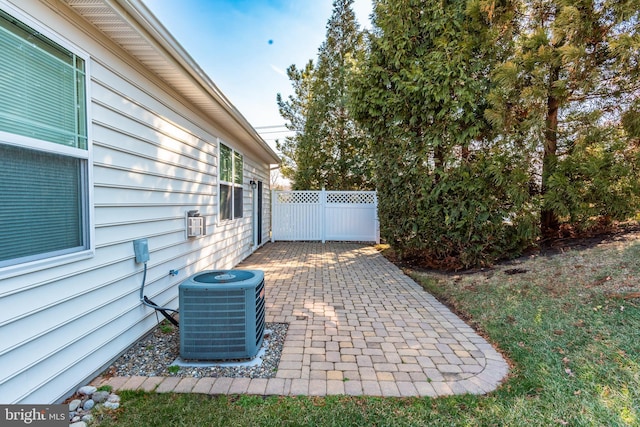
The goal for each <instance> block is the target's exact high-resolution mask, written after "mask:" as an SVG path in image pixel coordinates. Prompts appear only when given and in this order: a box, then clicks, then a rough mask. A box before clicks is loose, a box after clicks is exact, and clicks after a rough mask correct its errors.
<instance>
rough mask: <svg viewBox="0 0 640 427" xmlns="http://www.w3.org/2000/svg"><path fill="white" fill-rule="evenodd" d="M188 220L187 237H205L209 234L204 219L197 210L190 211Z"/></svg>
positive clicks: (187, 216)
mask: <svg viewBox="0 0 640 427" xmlns="http://www.w3.org/2000/svg"><path fill="white" fill-rule="evenodd" d="M186 220H187V237H198V236H204V235H205V234H206V232H207V229H206V224H205V220H204V217H202V216H200V212H198V211H197V210H192V211H188V212H187V215H186Z"/></svg>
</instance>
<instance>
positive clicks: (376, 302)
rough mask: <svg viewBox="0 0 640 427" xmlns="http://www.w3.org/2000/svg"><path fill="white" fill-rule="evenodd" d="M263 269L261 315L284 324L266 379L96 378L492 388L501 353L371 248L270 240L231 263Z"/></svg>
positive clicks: (175, 387) (274, 387) (317, 387)
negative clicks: (263, 311) (264, 302)
mask: <svg viewBox="0 0 640 427" xmlns="http://www.w3.org/2000/svg"><path fill="white" fill-rule="evenodd" d="M238 267H239V268H244V269H261V270H264V272H265V278H266V291H267V319H266V321H267V322H286V323H289V330H288V333H287V337H286V340H285V344H284V348H283V350H282V357H281V359H280V364H279V366H278V371H277V373H276V376H275V378H269V379H248V378H200V379H194V378H176V377H166V378H163V377H151V378H147V377H114V378H109V379H101V378H97V379H96V380H95V381H94V384H96V385H97V384H105V383H107V384H110V385H112V386H113V388H114V389H116V390H118V389H144V390H156V391H158V392H180V393H189V392H192V393H209V394H244V393H247V394H257V395H312V396H323V395H329V394H345V395H368V396H443V395H450V394H463V393H474V394H482V393H487V392H490V391H492V390H494V389H495V388H496V387H497V386H498V385H499V384H500V382H501V381H502V379H503V378H504V377H505V376H506V374H507V372H508V365H507V364H506V362H505V361H504V360H503V359H502V357H501V356H500V354H499V353H498V352H496V350H495V349H494V348H493V347H492V346H491V345H490V344H489V343H487V342H486V341H485V340H484V339H483V338H482V337H480V336H479V335H477V334H476V333H475V332H474V331H473V329H471V328H470V327H469V326H468V325H466V324H465V323H464V322H463V321H462V320H460V319H459V318H458V317H457V316H455V315H454V314H453V313H451V311H449V309H447V308H446V307H445V306H444V305H442V304H440V303H439V302H438V301H436V299H435V298H434V297H432V296H431V295H429V294H428V293H426V292H424V291H423V290H422V288H421V287H420V286H419V285H417V284H416V283H415V282H414V281H413V280H412V279H410V278H409V277H407V276H405V275H404V274H403V273H402V271H400V270H399V269H398V268H397V267H396V266H395V265H393V264H392V263H390V262H389V261H387V260H386V259H385V258H384V257H383V256H382V255H380V254H379V253H378V252H377V251H376V250H375V249H374V248H373V247H371V246H366V245H360V244H351V243H326V244H321V243H307V242H303V243H302V242H295V243H270V244H268V245H266V246H264V247H263V248H261V249H260V250H258V251H257V252H256V253H254V254H253V255H252V256H251V257H249V258H248V259H247V260H246V261H245V262H243V263H242V264H241V265H239V266H238Z"/></svg>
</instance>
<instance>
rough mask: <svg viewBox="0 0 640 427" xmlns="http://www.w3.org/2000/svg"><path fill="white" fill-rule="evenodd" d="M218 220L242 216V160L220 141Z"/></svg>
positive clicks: (235, 152) (238, 154) (239, 155)
mask: <svg viewBox="0 0 640 427" xmlns="http://www.w3.org/2000/svg"><path fill="white" fill-rule="evenodd" d="M219 145H220V157H219V159H220V161H219V166H220V171H219V172H220V173H219V176H220V191H219V194H220V220H231V219H236V218H242V216H243V209H242V208H243V188H242V183H243V179H244V172H243V171H244V160H243V157H242V154H240V153H238V152H237V151H234V150H233V149H231V148H230V147H228V146H226V145H224V144H222V143H220V144H219Z"/></svg>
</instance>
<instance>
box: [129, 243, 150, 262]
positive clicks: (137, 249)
mask: <svg viewBox="0 0 640 427" xmlns="http://www.w3.org/2000/svg"><path fill="white" fill-rule="evenodd" d="M133 252H134V253H135V255H136V262H138V263H142V262H147V261H149V242H148V241H147V239H138V240H134V241H133Z"/></svg>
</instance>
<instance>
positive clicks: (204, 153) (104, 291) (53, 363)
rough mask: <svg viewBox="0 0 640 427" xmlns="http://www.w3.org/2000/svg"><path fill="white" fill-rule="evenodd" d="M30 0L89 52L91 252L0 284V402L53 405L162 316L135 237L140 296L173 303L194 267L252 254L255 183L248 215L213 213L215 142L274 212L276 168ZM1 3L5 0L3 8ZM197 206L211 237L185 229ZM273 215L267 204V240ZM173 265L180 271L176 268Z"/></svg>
mask: <svg viewBox="0 0 640 427" xmlns="http://www.w3.org/2000/svg"><path fill="white" fill-rule="evenodd" d="M24 3H25V4H26V6H25V7H29V8H31V9H30V11H31V12H32V13H33V14H34V18H33V19H37V20H38V22H46V23H47V25H50V26H51V27H52V28H53V29H55V30H56V31H57V32H59V33H60V34H61V35H64V36H65V38H68V39H69V40H74V42H75V43H76V44H78V45H79V46H80V48H82V50H83V51H86V52H90V58H87V65H90V67H91V69H90V74H89V77H88V78H89V89H90V91H89V92H88V93H90V98H89V108H88V109H89V111H91V117H90V119H91V121H90V122H89V129H88V130H89V134H90V140H91V144H90V153H91V163H89V164H90V165H91V166H90V167H89V170H88V174H89V175H91V177H92V180H91V181H90V182H91V185H90V189H89V192H90V193H91V197H92V206H93V212H92V217H93V224H94V230H93V232H94V233H95V235H94V239H93V240H94V245H95V255H94V256H93V257H89V258H84V259H81V260H77V261H75V262H72V263H66V264H58V265H54V266H52V267H51V268H48V269H39V270H24V271H14V272H13V274H12V275H10V276H8V277H5V278H3V280H2V281H0V283H1V286H0V312H1V313H2V317H1V318H0V331H1V334H2V338H3V339H2V343H1V344H0V364H1V365H2V366H4V367H6V369H2V370H0V401H1V402H4V403H47V402H54V401H60V400H62V399H64V398H65V397H66V396H68V394H69V392H70V391H72V390H73V389H74V388H75V387H77V386H78V385H79V384H81V383H86V381H88V380H90V379H92V377H93V376H95V375H96V374H98V373H100V372H101V369H103V368H104V367H105V366H107V365H108V364H109V363H110V362H111V361H112V359H113V358H115V357H116V356H118V355H119V354H120V353H121V352H123V351H125V350H126V349H127V348H128V347H129V346H130V345H131V344H133V343H134V342H135V341H136V340H137V339H139V338H140V337H142V336H144V335H145V334H147V333H148V332H149V330H150V329H151V328H153V327H154V326H155V325H156V322H157V320H156V315H155V313H154V312H153V310H152V309H150V308H148V307H145V306H143V305H141V304H140V301H139V289H140V284H141V281H142V269H143V267H142V265H140V264H136V263H135V261H134V253H133V244H132V241H133V240H135V239H138V238H147V239H148V241H149V250H150V260H149V263H148V272H147V282H146V287H145V294H146V295H147V296H148V297H149V298H150V299H151V300H153V301H154V302H156V303H158V304H160V305H163V306H169V307H174V308H176V307H177V306H178V285H179V284H180V282H182V281H183V280H185V279H186V278H187V277H188V276H190V275H192V274H194V273H196V272H198V271H201V270H205V269H226V268H233V267H234V266H235V265H237V264H238V263H239V262H240V261H242V260H243V259H244V258H246V257H247V256H249V255H250V254H251V251H252V229H251V218H250V215H248V212H251V202H252V199H251V194H250V192H249V191H245V194H244V195H243V205H244V206H243V210H244V212H245V213H246V214H245V216H244V217H243V218H238V219H236V220H233V221H219V218H218V212H219V193H218V190H219V176H218V162H219V153H218V147H219V141H220V140H224V141H228V143H229V144H230V145H232V146H233V147H234V148H236V147H237V148H238V150H239V151H240V150H242V151H243V164H244V167H243V169H244V174H245V178H243V179H249V178H248V177H250V176H251V177H255V178H256V179H258V180H262V181H263V182H264V183H265V191H264V196H265V201H264V204H265V208H267V209H268V206H269V203H268V199H267V198H268V195H269V191H268V182H269V180H268V173H269V165H268V164H266V163H265V162H264V161H263V160H260V158H259V157H258V156H257V155H255V153H254V152H252V151H251V150H249V149H245V145H244V144H246V143H242V142H241V141H238V140H237V139H235V138H234V137H233V136H231V135H229V134H228V133H226V132H225V131H224V128H223V127H222V126H218V124H216V123H212V122H211V120H209V119H208V118H207V117H205V116H204V115H201V114H200V112H199V111H198V108H197V107H196V106H194V105H192V104H189V103H188V102H186V101H185V99H184V98H182V97H180V96H179V94H177V93H176V91H175V90H174V89H172V88H170V87H168V86H166V85H165V84H164V83H162V82H161V81H159V80H158V78H157V77H156V76H155V75H153V74H152V73H150V72H149V71H147V70H145V69H144V68H143V67H142V66H141V65H140V64H139V63H137V62H136V60H135V59H134V58H132V57H130V56H127V55H126V53H124V52H123V51H122V50H121V48H120V47H118V46H117V45H116V44H115V43H113V42H111V41H110V40H109V39H107V38H106V37H105V35H104V34H103V33H100V32H98V31H97V30H95V29H93V28H92V27H90V26H89V25H88V24H87V23H86V22H84V21H83V20H82V19H81V18H79V17H75V18H77V19H71V17H65V15H64V13H62V12H60V11H52V10H51V9H49V6H47V5H45V4H44V3H42V4H41V3H39V2H35V3H31V2H24ZM4 4H5V2H4V0H0V9H2V6H3V5H4ZM16 4H18V2H16ZM20 5H21V3H20ZM61 147H62V146H61ZM63 148H69V149H70V147H63ZM84 151H85V152H86V151H87V150H84ZM249 174H251V175H249ZM234 185H235V184H234ZM192 209H197V210H199V212H200V214H201V215H202V216H204V217H206V222H207V234H206V235H205V236H203V237H202V238H199V239H187V238H186V237H185V212H187V211H189V210H192ZM268 218H269V215H268V213H267V212H265V215H264V216H263V220H264V221H265V222H264V224H265V225H263V233H265V237H264V238H263V241H267V239H268V237H267V236H268ZM172 269H175V270H179V271H180V273H179V275H178V276H175V277H173V276H170V275H169V274H168V273H169V271H170V270H172Z"/></svg>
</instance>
